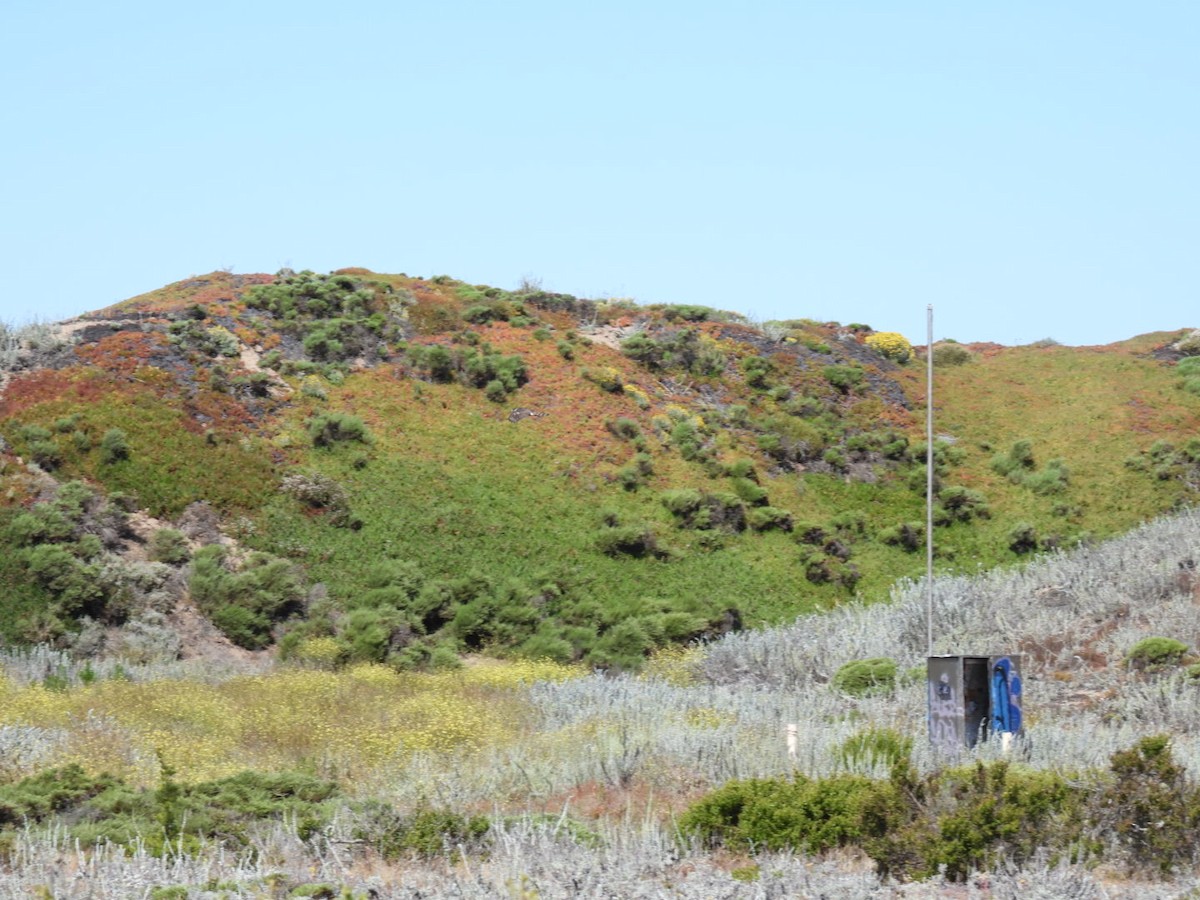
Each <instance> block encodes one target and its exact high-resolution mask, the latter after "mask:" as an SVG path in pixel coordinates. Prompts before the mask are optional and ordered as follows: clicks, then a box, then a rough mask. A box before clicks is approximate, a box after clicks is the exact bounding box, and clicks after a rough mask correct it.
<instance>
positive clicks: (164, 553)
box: [149, 528, 192, 566]
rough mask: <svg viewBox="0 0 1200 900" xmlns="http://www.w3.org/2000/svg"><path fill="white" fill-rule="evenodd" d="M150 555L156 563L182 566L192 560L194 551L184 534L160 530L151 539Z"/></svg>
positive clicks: (171, 529)
mask: <svg viewBox="0 0 1200 900" xmlns="http://www.w3.org/2000/svg"><path fill="white" fill-rule="evenodd" d="M149 555H150V558H151V559H152V560H154V561H155V562H162V563H167V564H168V565H172V566H181V565H183V564H184V563H186V562H187V561H188V560H189V559H191V558H192V551H191V550H190V549H189V548H188V543H187V538H185V537H184V536H183V533H182V532H179V531H176V530H175V529H174V528H160V529H158V531H156V532H154V534H153V535H151V537H150V547H149Z"/></svg>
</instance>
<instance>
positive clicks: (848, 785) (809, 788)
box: [679, 775, 899, 854]
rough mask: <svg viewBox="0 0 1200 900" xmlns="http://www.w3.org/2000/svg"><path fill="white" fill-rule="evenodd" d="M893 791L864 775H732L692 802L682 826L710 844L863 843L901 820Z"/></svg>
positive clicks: (801, 846) (812, 848) (746, 847)
mask: <svg viewBox="0 0 1200 900" xmlns="http://www.w3.org/2000/svg"><path fill="white" fill-rule="evenodd" d="M891 795H892V789H891V788H890V786H889V785H887V784H886V783H879V782H874V781H871V780H870V779H868V778H863V777H861V776H858V775H834V776H830V777H828V778H822V779H819V780H814V779H809V778H805V777H804V776H802V775H797V776H795V778H794V779H792V780H785V779H761V780H758V779H756V780H750V781H732V782H729V783H728V784H726V785H725V786H724V787H722V788H719V789H718V790H716V791H714V792H713V793H712V794H709V795H708V796H707V797H705V798H704V799H702V800H700V801H698V802H696V803H694V804H692V806H691V807H689V808H688V810H687V811H686V812H685V813H684V814H683V815H682V816H681V817H680V820H679V827H680V830H681V831H682V832H683V833H684V834H687V835H691V836H694V837H696V838H698V839H699V840H701V841H702V842H703V843H704V844H705V845H707V846H710V847H716V846H725V847H728V848H730V849H732V850H735V851H738V852H748V851H756V852H758V851H762V850H771V851H778V850H783V849H795V850H798V851H802V852H805V853H813V854H815V853H823V852H825V851H827V850H831V849H833V848H835V847H844V846H862V845H863V844H867V843H869V842H870V841H872V840H873V839H878V838H880V837H882V835H883V834H885V833H886V832H887V830H888V829H889V828H891V827H892V826H893V825H895V824H898V821H897V820H898V818H899V816H898V815H897V814H896V812H894V810H897V809H898V808H899V807H898V804H897V802H896V801H895V800H894V798H893V797H892V796H891Z"/></svg>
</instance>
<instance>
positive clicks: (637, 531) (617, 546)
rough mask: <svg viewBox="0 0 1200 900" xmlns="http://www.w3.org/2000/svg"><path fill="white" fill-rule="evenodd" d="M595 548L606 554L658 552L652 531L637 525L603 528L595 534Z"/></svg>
mask: <svg viewBox="0 0 1200 900" xmlns="http://www.w3.org/2000/svg"><path fill="white" fill-rule="evenodd" d="M596 549H597V550H599V551H600V552H601V553H604V554H606V555H608V556H636V557H642V556H653V555H656V554H657V552H658V543H657V541H656V540H655V538H654V532H652V531H651V530H650V529H649V528H647V527H644V526H637V525H618V526H616V527H612V528H604V529H601V531H600V532H599V533H598V534H597V535H596Z"/></svg>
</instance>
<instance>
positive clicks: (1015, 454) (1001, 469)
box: [992, 440, 1034, 483]
mask: <svg viewBox="0 0 1200 900" xmlns="http://www.w3.org/2000/svg"><path fill="white" fill-rule="evenodd" d="M1033 467H1034V460H1033V443H1032V442H1031V441H1029V440H1019V441H1016V442H1015V443H1014V444H1013V445H1012V448H1011V449H1010V450H1009V451H1008V452H1007V453H998V454H996V455H995V456H994V457H992V469H993V470H994V471H995V472H996V473H997V474H999V475H1004V476H1007V477H1008V478H1009V480H1011V481H1014V482H1018V483H1019V482H1020V481H1021V480H1022V479H1023V478H1024V475H1025V471H1026V470H1030V469H1032V468H1033Z"/></svg>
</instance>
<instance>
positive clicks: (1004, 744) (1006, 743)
mask: <svg viewBox="0 0 1200 900" xmlns="http://www.w3.org/2000/svg"><path fill="white" fill-rule="evenodd" d="M1011 750H1012V732H1011V731H1002V732H1000V752H1001V753H1003V754H1004V755H1005V756H1008V754H1009V751H1011Z"/></svg>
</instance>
